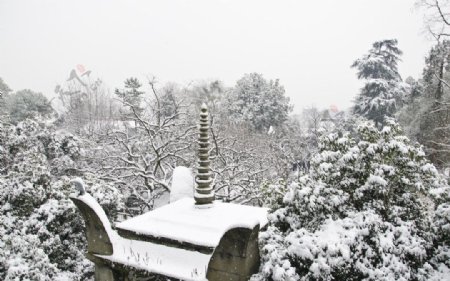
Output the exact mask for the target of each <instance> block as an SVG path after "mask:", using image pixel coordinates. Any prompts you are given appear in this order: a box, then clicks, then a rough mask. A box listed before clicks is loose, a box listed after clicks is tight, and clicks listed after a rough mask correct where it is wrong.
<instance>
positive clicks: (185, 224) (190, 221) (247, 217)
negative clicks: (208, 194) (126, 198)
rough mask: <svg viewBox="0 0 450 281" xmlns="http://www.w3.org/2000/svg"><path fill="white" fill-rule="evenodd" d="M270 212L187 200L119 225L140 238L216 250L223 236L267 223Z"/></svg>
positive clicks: (264, 209) (221, 203)
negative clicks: (161, 239) (183, 243)
mask: <svg viewBox="0 0 450 281" xmlns="http://www.w3.org/2000/svg"><path fill="white" fill-rule="evenodd" d="M267 211H268V210H267V209H266V208H259V207H252V206H244V205H238V204H232V203H223V202H218V201H215V202H214V203H213V206H212V207H210V208H199V207H198V206H197V207H196V206H195V202H194V199H192V198H184V199H181V200H179V201H177V202H175V203H172V204H169V205H166V206H163V207H160V208H158V209H156V210H154V211H151V212H148V213H146V214H143V215H140V216H137V217H134V218H132V219H129V220H126V221H123V222H121V223H119V224H117V225H116V227H117V228H118V229H119V230H120V229H121V230H126V231H129V232H132V233H135V234H137V235H140V236H151V237H156V238H167V239H170V240H174V241H179V242H186V243H190V244H194V245H198V246H205V247H216V246H217V245H218V244H219V242H220V239H221V238H222V236H223V235H224V234H225V232H227V231H228V230H230V229H233V228H236V227H244V228H250V229H252V228H254V227H255V226H256V225H257V224H259V225H260V227H264V226H265V225H266V224H267V222H268V221H267Z"/></svg>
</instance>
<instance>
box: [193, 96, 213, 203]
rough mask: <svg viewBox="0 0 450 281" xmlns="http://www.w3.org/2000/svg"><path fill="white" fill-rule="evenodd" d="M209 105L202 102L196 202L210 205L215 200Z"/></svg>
mask: <svg viewBox="0 0 450 281" xmlns="http://www.w3.org/2000/svg"><path fill="white" fill-rule="evenodd" d="M208 116H209V115H208V107H207V106H206V104H202V107H201V111H200V125H199V138H198V166H197V176H196V178H195V183H196V186H195V194H194V198H195V204H196V205H208V204H212V202H213V201H214V190H213V188H212V186H211V182H212V173H211V171H210V168H209V165H210V162H211V161H210V159H209V118H208Z"/></svg>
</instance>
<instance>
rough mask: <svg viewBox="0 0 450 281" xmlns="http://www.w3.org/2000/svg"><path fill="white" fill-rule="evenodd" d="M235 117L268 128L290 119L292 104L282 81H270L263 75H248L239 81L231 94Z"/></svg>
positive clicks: (229, 109)
mask: <svg viewBox="0 0 450 281" xmlns="http://www.w3.org/2000/svg"><path fill="white" fill-rule="evenodd" d="M228 103H229V104H228V111H229V114H230V116H231V117H232V118H234V119H235V120H240V121H243V122H245V123H246V124H251V125H252V126H253V128H254V129H256V130H260V131H266V130H268V129H269V127H270V126H279V125H281V124H282V123H283V122H284V121H286V120H287V118H288V115H289V113H290V111H291V110H292V106H291V105H290V104H289V98H288V97H287V96H286V95H285V91H284V87H283V86H282V85H281V84H280V82H279V80H278V79H277V80H275V81H273V80H270V81H267V80H266V79H265V78H264V77H263V76H262V75H261V74H258V73H250V74H245V75H244V77H242V78H241V79H240V80H238V81H237V82H236V85H235V86H234V88H233V90H232V91H231V93H230V94H229V97H228Z"/></svg>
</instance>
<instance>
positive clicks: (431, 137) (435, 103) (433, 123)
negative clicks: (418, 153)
mask: <svg viewBox="0 0 450 281" xmlns="http://www.w3.org/2000/svg"><path fill="white" fill-rule="evenodd" d="M449 71H450V41H448V40H444V41H442V42H439V43H437V44H436V45H435V46H434V47H433V48H432V49H431V50H430V52H429V54H428V56H427V57H426V59H425V68H424V71H423V76H422V79H420V81H419V82H420V83H419V85H418V87H416V89H417V90H419V94H416V97H415V98H414V99H413V100H412V101H411V102H410V103H409V104H408V105H407V106H405V107H404V108H403V109H402V110H401V111H400V113H399V117H400V118H399V120H400V121H401V122H402V125H403V126H404V127H405V128H406V131H407V132H408V133H409V135H410V136H411V137H412V138H414V139H416V140H418V141H419V142H420V143H422V144H423V145H424V146H425V151H426V152H427V154H428V156H429V157H430V160H431V161H432V162H433V163H434V164H435V165H436V166H438V167H439V168H447V167H450V164H449V163H450V162H449V160H450V128H449V126H448V124H449V123H450V76H449V74H450V72H449Z"/></svg>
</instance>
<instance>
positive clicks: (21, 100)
mask: <svg viewBox="0 0 450 281" xmlns="http://www.w3.org/2000/svg"><path fill="white" fill-rule="evenodd" d="M6 108H7V113H8V116H9V119H10V120H11V122H13V123H14V124H17V123H18V122H20V121H23V120H25V119H27V118H34V119H36V118H38V119H39V118H48V117H50V116H51V115H52V114H53V113H54V110H53V108H52V106H51V105H50V101H49V100H48V99H47V98H46V97H45V96H44V95H43V94H42V93H36V92H33V91H31V90H21V91H18V92H16V93H13V94H10V95H8V97H7V98H6Z"/></svg>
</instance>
